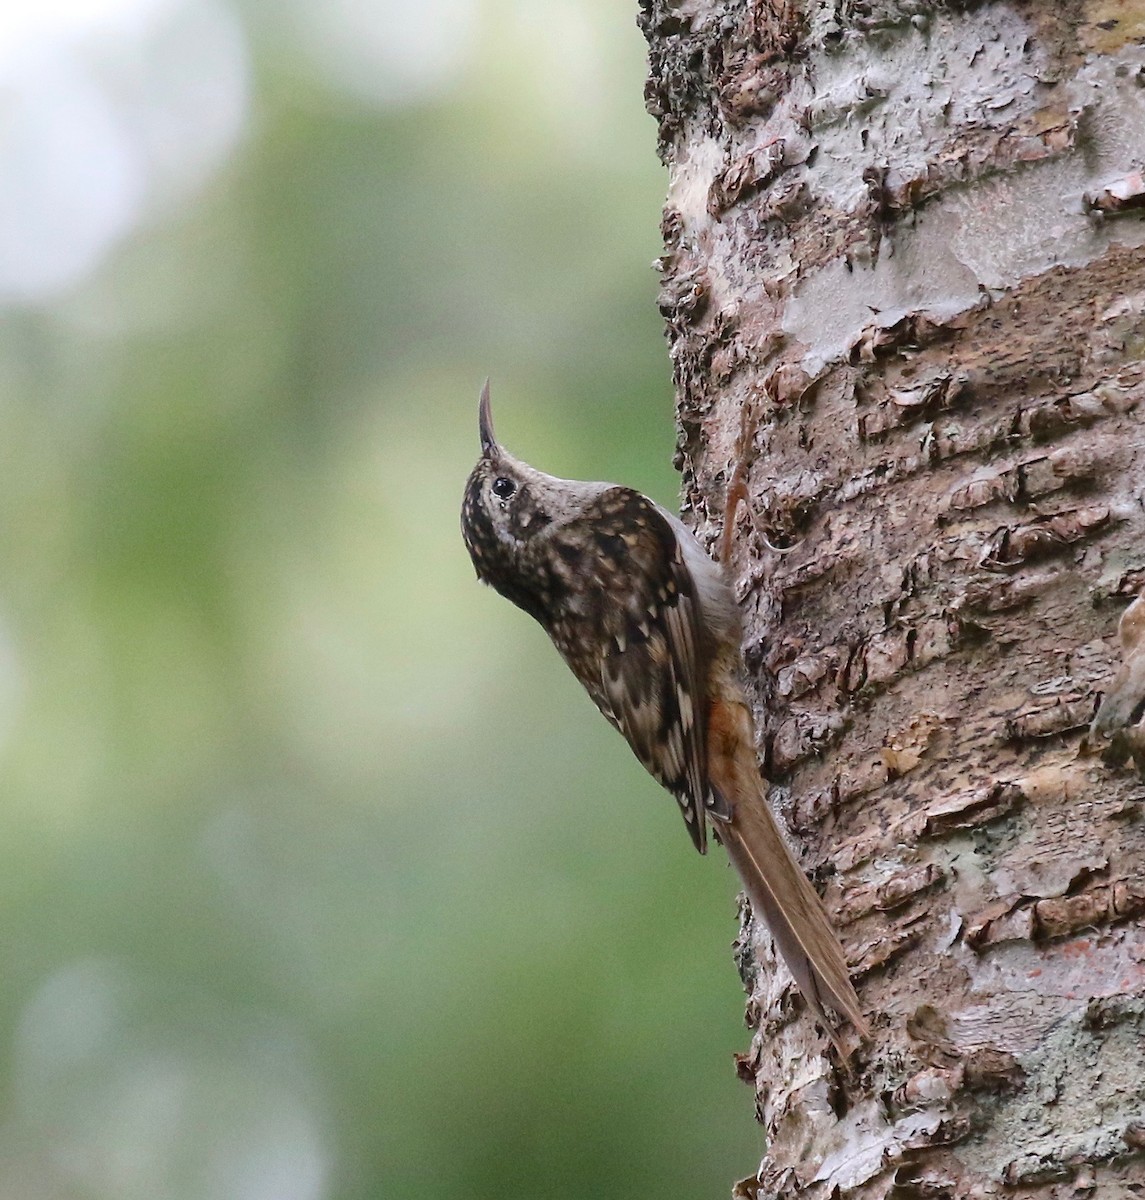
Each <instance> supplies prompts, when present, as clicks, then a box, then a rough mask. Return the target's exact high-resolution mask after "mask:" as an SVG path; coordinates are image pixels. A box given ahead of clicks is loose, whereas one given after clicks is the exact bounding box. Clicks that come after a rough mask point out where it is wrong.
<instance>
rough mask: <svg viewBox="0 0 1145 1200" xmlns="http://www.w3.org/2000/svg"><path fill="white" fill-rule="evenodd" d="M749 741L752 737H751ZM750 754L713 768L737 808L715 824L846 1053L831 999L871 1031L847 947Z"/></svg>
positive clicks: (864, 1032) (739, 742) (757, 907)
mask: <svg viewBox="0 0 1145 1200" xmlns="http://www.w3.org/2000/svg"><path fill="white" fill-rule="evenodd" d="M734 743H735V745H736V748H737V749H739V748H740V747H743V746H744V745H745V741H744V739H743V738H742V736H739V737H736V738H735V739H734ZM746 745H747V746H749V747H750V746H751V745H752V742H751V740H750V739H749V740H747V741H746ZM745 757H746V755H742V753H737V754H734V755H733V756H732V761H728V760H727V759H725V760H724V764H723V765H724V768H725V769H724V770H723V771H717V772H713V775H714V779H713V781H714V782H715V783H716V784H717V786H719V787H720V790H721V791H722V792H723V793H724V795H725V796H726V797H727V798H728V799H729V800H730V802H731V808H732V815H731V819H730V820H729V821H727V822H720V823H719V824H718V825H717V829H718V832H719V837H720V840H721V841H722V842H723V844H724V847H725V848H726V850H727V852H728V858H730V859H731V862H732V865H733V866H734V867H735V869H736V871H737V872H738V874H739V877H740V880H741V881H742V882H743V887H744V891H746V892H747V894H748V898H749V899H750V900H751V905H752V910H753V912H754V913H755V915H756V916H758V917H762V918H763V920H764V921H766V922H767V927H768V929H769V930H770V931H771V936H772V937H773V938H774V939H775V944H776V947H777V948H778V950H779V953H780V954H781V955H782V956H783V961H784V962H785V963H786V964H787V967H788V970H790V972H791V974H792V976H793V977H794V979H795V982H796V983H797V984H798V985H799V990H800V991H801V992H802V993H803V996H804V998H805V999H806V1001H807V1003H808V1005H809V1006H810V1007H811V1009H812V1011H813V1012H814V1013H815V1014H816V1016H817V1017H818V1018H819V1019H820V1021H822V1023H823V1025H824V1027H825V1028H826V1030H827V1033H828V1035H829V1036H830V1037H831V1040H832V1041H833V1042H834V1043H835V1045H836V1047H837V1048H838V1049H839V1050H840V1054H842V1053H843V1050H842V1047H841V1046H840V1044H839V1042H838V1040H837V1039H836V1037H835V1031H834V1026H833V1023H832V1022H831V1020H830V1018H829V1017H828V1015H827V1012H826V1009H827V1007H828V1006H830V1007H831V1008H832V1009H834V1010H835V1011H836V1012H837V1013H839V1014H840V1016H843V1017H845V1018H846V1019H847V1020H848V1021H849V1022H850V1023H851V1024H852V1025H853V1026H854V1027H855V1029H856V1030H857V1031H858V1033H859V1035H860V1036H861V1037H863V1038H868V1037H869V1036H870V1029H869V1027H868V1026H867V1023H866V1021H864V1020H863V1013H862V1010H861V1009H860V1007H859V999H858V997H857V996H856V995H855V989H854V988H853V987H852V986H851V979H850V975H849V974H848V972H847V960H846V958H844V956H843V948H842V947H841V946H840V944H839V939H838V937H837V936H836V934H835V931H834V930H833V929H832V928H831V922H830V919H829V918H828V916H827V912H826V909H824V907H823V902H822V901H821V900H820V899H819V896H818V894H817V893H816V891H815V889H814V888H813V887H812V886H811V883H810V881H809V880H808V878H807V876H806V875H805V874H804V873H803V869H802V868H801V867H800V866H799V864H798V863H797V862H796V861H795V857H794V856H793V855H792V853H791V850H790V849H789V848H788V845H787V842H786V840H785V839H784V837H783V834H782V833H781V832H780V829H779V826H778V825H777V824H776V820H775V817H774V816H773V815H772V813H771V809H770V808H768V805H767V800H766V797H765V795H764V789H763V783H762V780H761V779H760V777H759V771H758V768H757V767H756V765H755V763H754V762H752V763H751V764H750V765H749V764H747V763H745V762H743V761H742V760H743V758H745ZM712 765H713V766H716V765H717V764H716V763H715V762H713V763H712ZM721 776H722V778H721Z"/></svg>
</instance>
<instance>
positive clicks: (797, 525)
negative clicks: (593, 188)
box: [640, 0, 1145, 1200]
mask: <svg viewBox="0 0 1145 1200" xmlns="http://www.w3.org/2000/svg"><path fill="white" fill-rule="evenodd" d="M640 22H641V26H642V28H643V30H644V32H645V34H646V36H647V38H648V42H649V65H650V74H649V82H648V87H647V98H648V105H649V109H650V111H651V112H652V113H653V115H654V116H656V118H657V119H658V122H659V132H660V150H661V154H662V157H663V158H664V161H665V163H666V165H667V167H668V170H669V191H668V198H667V203H666V206H665V214H664V221H663V232H664V255H663V257H662V259H661V261H660V267H661V271H662V275H663V284H662V290H661V301H660V302H661V309H662V312H663V313H664V317H665V324H666V331H667V336H668V342H669V348H670V353H671V358H672V363H673V371H674V379H675V384H676V388H677V400H678V412H679V420H680V441H679V455H678V465H679V466H680V468H681V470H682V474H683V493H684V507H685V510H686V511H687V512H688V514H689V515H690V518H691V520H692V522H693V524H694V526H695V528H696V529H697V532H698V533H699V534H700V536H701V537H702V538H705V539H706V540H707V541H709V542H710V543H713V544H714V543H715V541H716V539H717V537H718V536H719V535H720V533H721V532H722V528H723V522H724V514H725V505H726V499H727V495H728V489H729V486H730V484H731V481H732V480H733V478H734V479H737V480H743V481H745V482H746V484H747V491H748V495H749V502H748V503H747V504H745V505H743V506H741V507H740V508H739V510H738V513H737V514H736V516H735V517H734V520H735V527H734V530H732V534H733V536H732V538H731V546H732V550H733V554H732V570H733V573H734V576H735V581H736V587H737V594H738V596H739V598H740V600H741V602H742V606H743V610H744V615H745V658H746V661H747V664H748V668H749V671H750V673H751V679H750V682H751V684H752V686H753V688H754V689H755V697H756V700H757V702H758V709H759V712H758V715H759V718H760V725H761V728H762V730H763V735H762V744H761V747H760V750H761V760H762V761H763V763H764V765H765V769H766V770H767V772H768V774H769V777H770V778H771V780H772V782H773V791H772V795H773V801H774V802H775V804H776V807H777V809H778V810H779V811H780V812H781V814H782V815H783V816H784V818H785V819H786V821H787V824H788V826H789V828H790V830H791V832H792V835H793V839H794V841H795V842H796V843H797V844H798V846H799V847H800V849H801V853H802V855H803V860H804V862H805V865H806V866H807V867H808V869H809V870H810V872H811V873H812V875H813V877H814V878H815V879H816V880H817V881H818V882H819V883H820V885H821V887H822V890H823V892H824V895H825V897H826V900H827V903H828V906H829V907H830V908H831V909H832V911H833V912H834V913H835V916H836V921H837V924H838V927H839V929H840V932H841V936H842V938H843V940H844V942H845V944H846V946H847V949H848V952H849V955H850V957H851V959H852V961H853V962H854V963H855V964H856V980H857V982H858V986H859V989H860V996H861V999H862V1000H863V1003H864V1006H865V1008H866V1011H867V1012H868V1013H869V1014H870V1015H871V1017H872V1018H873V1021H874V1024H875V1027H876V1036H875V1038H874V1040H873V1042H872V1043H871V1044H870V1045H868V1046H866V1047H864V1048H862V1049H861V1050H860V1051H859V1052H858V1053H857V1054H856V1055H855V1056H853V1059H852V1062H851V1064H850V1068H849V1070H847V1069H843V1068H842V1067H841V1065H840V1064H839V1063H838V1062H837V1060H835V1059H833V1058H832V1057H830V1055H829V1054H828V1052H827V1049H826V1043H825V1039H824V1038H823V1037H822V1036H821V1034H820V1032H818V1031H817V1030H816V1029H815V1027H814V1025H813V1023H812V1022H811V1020H810V1019H809V1018H808V1016H807V1014H806V1013H805V1012H804V1011H803V1010H802V1008H801V1006H800V1004H799V1001H798V999H797V997H796V996H795V994H794V993H793V990H792V989H791V987H790V983H789V981H788V980H787V979H786V976H785V974H784V973H783V972H782V971H781V970H780V969H779V968H778V967H777V966H776V963H775V959H774V955H773V953H772V951H771V947H770V945H769V943H768V940H767V937H766V934H765V933H764V932H763V931H762V930H760V929H758V928H756V927H754V926H750V925H749V926H747V927H745V929H744V930H743V932H742V935H741V936H742V939H743V942H744V946H743V947H742V948H741V949H742V950H743V952H744V955H745V956H746V957H750V955H747V950H749V949H750V950H752V951H754V957H755V959H756V960H757V961H758V963H759V964H760V966H761V969H758V970H749V971H748V972H746V978H747V979H748V980H749V981H750V998H749V1003H748V1018H749V1023H750V1024H751V1025H752V1027H753V1028H754V1029H755V1036H754V1039H753V1042H752V1045H751V1048H750V1049H749V1050H748V1051H747V1052H746V1053H745V1054H744V1055H742V1056H741V1057H740V1061H739V1070H740V1073H741V1075H742V1076H743V1077H744V1078H745V1079H747V1080H748V1081H749V1082H750V1083H751V1085H752V1086H753V1088H754V1089H755V1097H756V1104H757V1108H758V1111H759V1113H760V1115H761V1119H762V1121H763V1123H764V1125H765V1128H766V1131H767V1135H768V1152H767V1155H766V1157H765V1159H764V1161H763V1163H762V1164H761V1166H760V1170H759V1173H758V1174H757V1175H756V1176H753V1177H752V1178H751V1179H750V1180H747V1181H745V1182H744V1183H743V1184H741V1185H739V1187H740V1191H741V1193H742V1194H752V1193H755V1194H758V1195H761V1196H779V1195H784V1196H808V1197H814V1198H816V1200H820V1198H826V1197H828V1196H839V1197H864V1198H868V1197H869V1198H871V1200H874V1198H879V1197H889V1196H894V1197H899V1198H902V1200H905V1198H907V1197H920V1198H921V1197H951V1198H955V1197H957V1198H961V1197H971V1196H974V1197H978V1196H990V1195H999V1196H1014V1197H1027V1196H1028V1197H1049V1196H1059V1195H1060V1196H1072V1195H1102V1196H1105V1195H1109V1196H1116V1195H1120V1194H1129V1193H1128V1192H1127V1191H1126V1189H1129V1188H1130V1187H1133V1186H1145V1156H1143V1148H1145V924H1143V919H1142V918H1143V914H1145V822H1143V821H1142V819H1141V818H1142V812H1143V805H1145V790H1143V787H1142V782H1141V778H1140V777H1139V775H1138V773H1137V771H1136V770H1134V769H1133V765H1132V763H1131V762H1130V763H1126V762H1125V761H1120V762H1119V761H1117V760H1116V759H1114V760H1110V758H1109V756H1108V755H1106V756H1105V757H1104V758H1103V757H1102V756H1100V755H1099V754H1098V753H1096V752H1095V747H1094V745H1093V738H1092V735H1090V734H1089V733H1088V732H1087V731H1088V728H1089V726H1090V723H1091V721H1092V720H1093V718H1094V714H1095V712H1096V710H1097V708H1098V705H1099V703H1100V700H1101V696H1102V694H1103V692H1104V691H1105V690H1106V689H1108V688H1109V687H1110V685H1111V682H1112V681H1113V679H1114V677H1115V676H1117V673H1118V670H1119V669H1121V671H1122V675H1124V673H1125V668H1124V666H1123V665H1122V654H1121V650H1120V647H1119V644H1118V640H1117V624H1118V617H1119V616H1120V614H1121V612H1122V611H1123V610H1124V609H1125V608H1126V606H1127V605H1128V604H1129V602H1130V601H1131V600H1133V598H1134V597H1135V596H1136V595H1137V594H1138V593H1139V592H1140V591H1141V590H1142V587H1143V586H1145V423H1143V417H1145V250H1143V247H1145V219H1143V218H1145V213H1143V212H1142V204H1143V202H1145V184H1143V183H1142V177H1141V171H1142V167H1143V166H1145V45H1143V43H1145V10H1142V9H1141V8H1140V6H1135V5H1132V4H1111V3H1110V2H1109V0H1093V2H1089V3H1086V2H1085V0H1074V2H1073V3H1071V4H1068V5H1063V6H1048V5H1043V4H1039V3H1034V2H1027V3H993V4H989V3H987V4H982V3H968V4H946V5H941V4H935V3H928V2H925V0H901V2H893V0H892V2H887V3H879V2H877V0H838V2H835V3H811V2H808V3H804V4H797V3H794V2H787V0H772V2H770V3H769V2H767V0H756V2H748V0H726V2H723V3H720V2H717V0H680V2H677V3H667V2H666V0H645V2H644V3H643V4H642V6H641V16H640ZM1130 707H1132V705H1131V706H1130ZM1138 765H1139V764H1138Z"/></svg>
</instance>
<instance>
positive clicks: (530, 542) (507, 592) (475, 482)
mask: <svg viewBox="0 0 1145 1200" xmlns="http://www.w3.org/2000/svg"><path fill="white" fill-rule="evenodd" d="M478 423H479V432H480V437H481V457H480V458H479V459H478V461H477V465H476V466H475V467H474V468H473V471H472V473H471V474H470V476H469V480H468V482H467V483H466V485H465V498H464V501H463V502H462V509H461V531H462V535H463V537H464V539H465V545H466V547H467V548H468V550H469V555H470V557H471V558H472V560H473V565H474V567H475V568H476V570H477V576H478V578H479V579H481V580H482V582H484V583H487V584H489V585H490V586H491V587H493V588H494V589H496V590H497V591H498V592H500V593H501V595H502V596H504V597H506V599H508V600H511V601H512V602H513V603H514V604H515V605H517V606H518V607H519V608H521V609H523V610H524V611H525V612H527V613H528V614H529V615H530V616H531V617H534V618H535V619H536V620H537V621H538V622H539V623H540V624H541V626H542V627H543V628H544V630H545V632H546V633H547V634H548V635H549V637H550V638H551V639H552V642H553V645H554V646H556V648H557V650H558V651H559V652H560V654H561V657H562V658H563V659H564V660H565V662H566V663H567V664H568V666H569V668H570V669H571V670H572V672H573V674H574V675H575V676H576V677H577V679H579V680H580V682H581V683H582V684H583V685H584V688H585V690H586V691H587V692H588V694H589V695H590V696H591V697H592V699H593V702H594V703H595V704H596V706H597V708H599V709H600V711H601V712H602V713H603V714H604V715H605V716H606V717H607V718H608V720H609V721H611V722H612V724H613V725H614V726H615V727H616V728H617V729H618V730H619V731H620V732H621V733H622V734H623V735H624V737H625V739H626V740H627V742H628V744H629V745H630V746H631V747H632V749H633V751H634V753H635V754H636V757H637V758H638V759H639V760H640V761H641V763H643V765H644V766H645V767H646V768H647V770H648V771H649V772H650V773H651V774H652V775H653V776H655V778H656V779H657V780H658V781H659V782H660V783H661V784H662V785H663V786H664V787H665V788H666V789H667V790H668V791H669V792H671V793H672V795H673V796H675V798H676V801H677V803H678V804H679V806H680V812H681V814H682V815H683V818H684V822H685V824H686V825H687V827H688V833H689V834H690V835H691V838H692V841H693V842H694V843H695V846H696V849H697V850H699V852H700V853H701V854H703V853H704V852H705V851H706V849H707V838H708V832H709V830H710V831H711V833H712V835H713V837H714V838H715V839H716V840H717V841H718V842H720V843H721V844H722V845H723V846H724V848H725V849H726V850H727V854H728V857H729V859H730V860H731V862H732V864H733V866H734V867H735V869H736V871H737V872H738V874H739V877H740V879H741V881H742V883H743V887H744V890H745V891H746V893H747V895H748V898H749V899H750V901H751V905H752V911H753V913H754V914H755V915H756V916H758V917H762V918H763V920H764V921H766V922H767V926H768V928H769V929H770V931H771V935H772V937H773V938H774V939H775V944H776V946H777V947H778V949H779V952H780V954H781V955H782V957H783V961H784V962H785V963H786V964H787V967H788V969H789V970H790V971H791V974H792V976H793V977H794V979H795V982H796V983H797V984H798V986H799V990H800V991H801V992H802V994H803V996H804V998H805V1000H806V1002H807V1004H808V1005H809V1006H810V1008H811V1009H812V1011H813V1012H814V1013H815V1015H816V1016H817V1017H818V1018H819V1020H820V1021H821V1023H822V1024H823V1027H824V1029H825V1030H826V1032H827V1033H828V1035H829V1036H830V1037H831V1039H832V1041H834V1043H835V1045H836V1047H837V1048H838V1049H839V1051H840V1054H843V1053H844V1050H843V1047H842V1046H841V1044H840V1043H839V1041H838V1038H837V1036H836V1030H835V1025H834V1024H833V1022H832V1020H831V1017H830V1015H829V1010H834V1011H835V1013H837V1014H838V1015H839V1016H841V1017H843V1018H845V1019H846V1020H847V1021H849V1022H850V1023H851V1024H852V1025H853V1026H854V1027H855V1029H856V1030H857V1031H858V1033H859V1034H860V1036H862V1037H864V1038H865V1037H867V1036H869V1031H868V1028H867V1025H866V1022H865V1021H864V1019H863V1014H862V1010H861V1008H860V1006H859V1001H858V998H857V997H856V995H855V990H854V988H853V987H852V985H851V980H850V977H849V975H848V973H847V962H846V959H845V957H844V955H843V950H842V947H841V946H840V944H839V940H838V938H837V937H836V935H835V932H834V930H833V929H832V928H831V922H830V920H829V918H828V916H827V913H826V911H825V909H824V907H823V903H822V901H821V900H820V899H819V896H818V894H817V893H816V891H815V889H814V888H813V887H812V886H811V883H810V881H809V880H808V879H807V876H806V875H805V874H804V873H803V870H802V868H801V867H800V866H799V864H798V862H796V860H795V858H794V857H793V855H792V853H791V851H790V849H789V848H788V845H787V842H786V841H785V840H784V837H783V834H782V833H781V832H780V829H779V826H778V824H777V823H776V820H775V817H774V816H773V815H772V812H771V809H770V808H769V807H768V804H767V797H766V792H765V787H764V782H763V779H762V777H761V775H760V770H759V764H758V762H757V760H756V752H755V729H754V722H753V719H752V714H751V709H750V707H749V705H748V701H747V696H746V694H745V692H744V687H743V684H742V682H741V677H742V674H743V661H742V656H741V649H740V641H741V632H740V615H739V610H738V608H737V606H736V603H735V598H734V596H733V594H732V591H731V588H730V587H729V586H728V583H727V580H726V579H725V576H724V571H723V567H722V566H721V564H719V563H716V562H714V561H713V560H712V559H711V558H709V557H708V555H707V553H706V552H705V550H704V548H703V547H702V546H701V545H700V543H699V542H698V541H697V540H696V538H695V537H694V536H693V535H692V533H691V532H690V531H689V530H688V529H687V528H685V526H684V525H683V524H682V523H681V522H680V521H679V520H678V519H677V518H676V517H674V516H673V515H672V514H671V513H669V512H668V511H667V510H665V509H663V508H661V507H660V506H659V505H658V504H655V503H654V502H653V501H651V500H649V499H648V498H647V497H646V496H643V495H641V494H640V493H639V492H637V491H634V490H633V489H631V488H627V487H620V486H618V485H616V484H611V483H584V482H580V481H578V480H571V479H557V478H555V477H554V476H552V475H546V474H545V473H544V472H543V471H538V470H536V469H535V468H533V467H530V466H529V465H528V464H527V463H524V462H521V461H520V459H517V458H514V457H513V456H512V455H511V454H509V453H508V451H506V450H505V449H503V448H502V447H501V445H500V444H499V443H498V442H497V439H496V437H495V436H494V433H493V419H492V413H491V410H490V404H489V385H488V383H486V385H485V387H484V389H483V390H482V393H481V401H480V408H479V419H478Z"/></svg>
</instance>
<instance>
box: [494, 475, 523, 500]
mask: <svg viewBox="0 0 1145 1200" xmlns="http://www.w3.org/2000/svg"><path fill="white" fill-rule="evenodd" d="M516 490H517V485H516V484H515V483H514V482H513V481H512V480H511V479H506V478H505V476H504V475H501V476H500V477H499V478H497V479H494V480H493V495H494V496H496V497H497V498H498V499H499V500H508V499H509V497H510V496H511V495H512V494H513V493H514V492H515V491H516Z"/></svg>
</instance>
